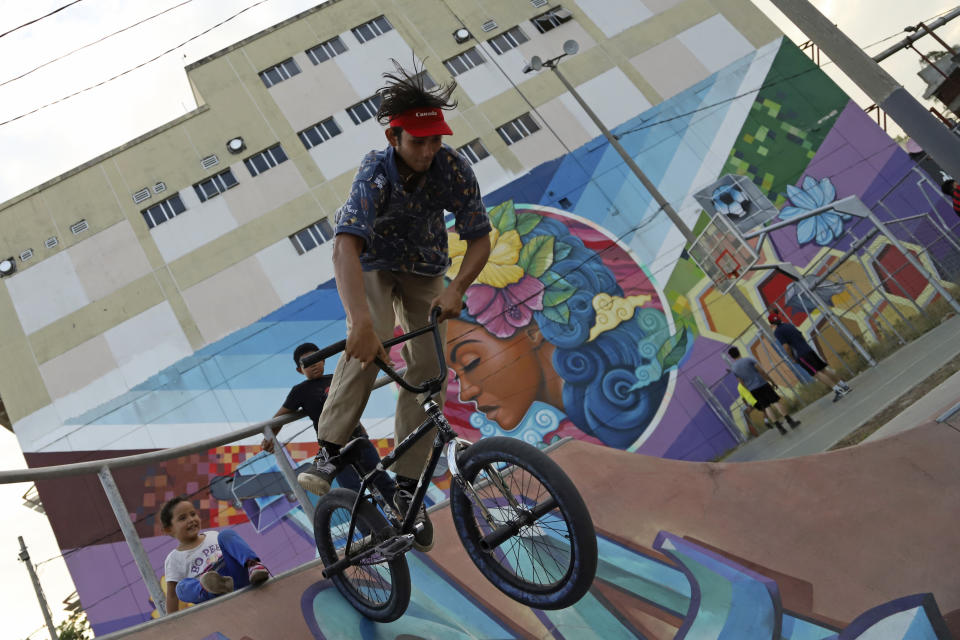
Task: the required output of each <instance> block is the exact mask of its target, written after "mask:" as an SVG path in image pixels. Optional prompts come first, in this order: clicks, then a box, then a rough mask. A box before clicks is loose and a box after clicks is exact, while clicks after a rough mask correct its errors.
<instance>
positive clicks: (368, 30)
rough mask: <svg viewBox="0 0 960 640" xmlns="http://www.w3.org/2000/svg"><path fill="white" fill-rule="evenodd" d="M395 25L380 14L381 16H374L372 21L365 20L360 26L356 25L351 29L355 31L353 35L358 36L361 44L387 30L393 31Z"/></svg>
mask: <svg viewBox="0 0 960 640" xmlns="http://www.w3.org/2000/svg"><path fill="white" fill-rule="evenodd" d="M392 30H393V25H392V24H390V22H388V21H387V19H386V18H384V17H383V16H380V17H379V18H374V19H373V20H371V21H370V22H365V23H363V24H362V25H360V26H359V27H354V28H353V29H350V31H352V32H353V35H354V36H356V38H357V41H358V42H359V43H360V44H363V43H364V42H368V41H370V40H373V39H374V38H376V37H377V36H382V35H383V34H385V33H386V32H387V31H392Z"/></svg>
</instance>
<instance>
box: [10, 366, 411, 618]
mask: <svg viewBox="0 0 960 640" xmlns="http://www.w3.org/2000/svg"><path fill="white" fill-rule="evenodd" d="M405 371H406V370H405V369H398V370H397V373H398V374H399V375H403V374H404V373H405ZM391 382H392V380H390V378H388V377H386V376H383V377H380V378H378V379H377V381H376V383H375V384H374V388H375V389H376V388H379V387H383V386H386V385H388V384H390V383H391ZM303 417H305V414H303V413H300V412H297V413H287V414H283V415H281V416H277V417H275V418H271V419H269V420H265V421H263V422H258V423H256V424H253V425H250V426H247V427H243V428H241V429H237V430H235V431H232V432H230V433H226V434H222V435H219V436H214V437H211V438H206V439H204V440H199V441H197V442H194V443H192V444H188V445H183V446H179V447H172V448H169V449H163V450H160V451H151V452H149V453H138V454H135V455H129V456H119V457H116V458H106V459H101V460H90V461H86V462H75V463H71V464H64V465H57V466H51V467H38V468H33V469H19V470H12V471H0V484H15V483H18V482H36V481H38V480H49V479H54V478H67V477H73V476H80V475H87V474H92V473H96V474H97V476H98V478H99V480H100V484H101V485H102V486H103V490H104V493H105V494H106V497H107V501H108V502H109V503H110V507H111V509H112V510H113V514H114V516H115V517H116V519H117V523H118V525H119V527H120V531H121V532H122V533H123V537H124V539H125V540H126V543H127V546H128V547H129V548H130V553H131V554H132V556H133V559H134V562H135V563H136V565H137V569H138V571H139V572H140V576H141V578H142V579H143V582H144V584H145V586H146V587H147V591H148V592H149V594H150V598H151V599H152V600H153V602H154V604H155V605H156V608H157V612H158V613H159V614H160V615H161V616H164V615H166V613H167V606H166V596H165V594H164V592H163V589H162V588H161V585H160V580H159V578H158V577H157V575H156V573H154V570H153V567H152V566H151V564H150V560H149V557H148V555H147V552H146V549H144V547H143V542H142V541H141V540H140V536H139V535H138V534H137V531H136V523H134V521H133V520H132V519H131V517H130V511H129V509H127V506H126V504H124V502H123V497H122V496H121V494H120V490H119V488H118V487H117V483H116V481H115V480H114V477H113V470H114V469H122V468H128V467H136V466H140V465H144V464H149V463H159V462H165V461H167V460H172V459H174V458H180V457H183V456H189V455H192V454H195V453H202V452H205V451H209V450H210V449H215V448H217V447H221V446H223V445H227V444H230V443H231V442H236V441H237V440H243V439H244V438H249V437H251V436H254V435H257V434H262V435H263V437H264V438H268V439H270V440H272V441H273V456H274V459H275V460H276V462H277V466H278V468H279V469H280V472H281V473H282V475H283V477H284V480H285V481H286V483H287V484H288V485H289V487H290V490H291V493H293V495H294V496H295V497H296V499H297V502H298V503H299V505H300V507H301V508H302V509H303V511H304V513H306V514H307V516H308V517H309V519H310V521H311V522H312V521H313V510H314V509H313V503H312V502H311V501H310V498H309V497H308V496H307V493H306V492H305V491H304V490H303V488H302V487H301V486H300V484H299V483H298V482H297V476H296V472H295V471H294V468H293V465H291V464H290V460H289V459H288V458H287V456H286V455H285V444H284V443H281V442H280V441H279V440H278V439H277V437H276V435H275V434H274V427H277V428H279V427H281V426H283V425H285V424H288V423H290V422H294V421H296V420H299V419H301V418H303Z"/></svg>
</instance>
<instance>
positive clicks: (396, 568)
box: [313, 489, 410, 622]
mask: <svg viewBox="0 0 960 640" xmlns="http://www.w3.org/2000/svg"><path fill="white" fill-rule="evenodd" d="M356 498H357V494H356V492H355V491H350V490H349V489H333V490H331V491H330V492H329V493H327V494H326V495H325V496H323V497H322V498H320V502H319V503H318V504H317V509H316V512H315V513H314V517H313V537H314V539H315V540H316V542H317V551H318V552H319V554H320V559H321V560H322V561H323V565H324V566H325V567H329V566H330V565H332V564H333V563H334V562H336V561H337V560H340V559H341V558H343V557H344V553H345V550H346V547H347V540H346V536H347V532H348V529H349V527H350V512H351V510H352V509H353V503H354V501H355V500H356ZM395 534H396V531H395V530H394V529H393V527H392V526H390V524H389V523H388V522H387V520H386V518H384V517H383V515H382V514H381V513H380V512H379V511H377V509H376V507H374V506H373V505H372V504H370V503H369V502H366V501H364V502H361V503H360V505H359V509H358V511H357V524H356V528H355V529H354V532H353V537H352V538H351V543H350V545H351V546H350V552H351V554H353V555H355V554H357V553H359V552H360V551H362V550H364V549H369V548H370V546H371V545H375V544H377V543H379V542H383V541H384V540H388V539H389V538H391V537H393V536H394V535H395ZM331 580H332V581H333V584H334V585H335V586H336V587H337V590H339V591H340V593H341V594H343V597H344V598H346V599H347V601H349V602H350V604H351V605H353V607H354V608H355V609H356V610H357V611H359V612H360V613H362V614H363V615H364V616H366V617H367V618H369V619H371V620H374V621H376V622H391V621H393V620H396V619H397V618H399V617H400V616H402V615H403V612H404V611H406V610H407V605H408V604H409V603H410V569H409V567H408V566H407V559H406V557H405V556H403V555H400V556H397V557H395V558H393V559H392V560H388V559H386V558H384V556H383V555H382V554H378V553H374V554H372V555H370V556H368V557H366V558H364V559H362V560H361V561H360V563H359V564H357V565H352V566H348V567H346V568H345V569H343V571H340V572H339V573H337V574H335V575H333V576H331Z"/></svg>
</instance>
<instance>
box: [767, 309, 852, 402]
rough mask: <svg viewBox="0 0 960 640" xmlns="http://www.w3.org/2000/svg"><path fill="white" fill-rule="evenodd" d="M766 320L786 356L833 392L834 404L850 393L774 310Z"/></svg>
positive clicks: (793, 328)
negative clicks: (771, 326)
mask: <svg viewBox="0 0 960 640" xmlns="http://www.w3.org/2000/svg"><path fill="white" fill-rule="evenodd" d="M767 320H768V321H769V322H770V324H772V325H773V327H774V328H773V337H774V338H776V339H777V342H779V343H780V344H781V345H783V350H784V351H786V352H787V356H789V357H790V359H791V360H793V361H794V362H796V363H797V364H798V365H800V366H801V367H803V368H804V369H805V370H806V371H807V373H809V374H810V375H811V376H813V377H814V378H816V379H817V380H819V381H820V382H822V383H823V384H825V385H827V386H828V387H830V388H831V389H832V390H833V401H834V402H836V401H837V400H839V399H840V398H842V397H843V396H845V395H847V394H848V393H850V387H849V386H847V383H846V382H844V381H843V380H841V379H840V377H839V376H838V375H837V374H836V372H835V371H834V370H833V369H831V368H830V367H828V366H827V363H826V362H824V361H823V358H821V357H820V356H819V355H817V352H816V351H814V350H813V347H811V346H810V345H809V344H808V343H807V341H806V339H805V338H804V337H803V334H802V333H800V330H799V329H797V328H796V327H795V326H793V325H792V324H790V323H789V322H787V321H785V320H784V319H783V317H782V316H781V315H780V312H779V311H777V310H776V309H775V310H773V311H771V312H770V315H769V316H767Z"/></svg>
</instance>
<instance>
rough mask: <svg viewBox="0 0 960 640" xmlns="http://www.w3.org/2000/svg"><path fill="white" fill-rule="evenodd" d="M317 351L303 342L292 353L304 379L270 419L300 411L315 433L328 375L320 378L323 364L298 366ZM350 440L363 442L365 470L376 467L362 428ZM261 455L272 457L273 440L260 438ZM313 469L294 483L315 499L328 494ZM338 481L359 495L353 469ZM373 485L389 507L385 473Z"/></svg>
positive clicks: (390, 485)
mask: <svg viewBox="0 0 960 640" xmlns="http://www.w3.org/2000/svg"><path fill="white" fill-rule="evenodd" d="M319 350H320V349H319V348H318V347H317V345H315V344H313V343H312V342H305V343H303V344H301V345H300V346H298V347H297V348H296V349H294V350H293V361H294V362H295V363H296V365H297V372H299V373H302V374H303V375H304V376H306V378H307V379H306V380H304V381H303V382H301V383H299V384H297V385H294V387H293V388H292V389H290V393H288V394H287V399H286V400H284V401H283V406H281V407H280V409H278V410H277V412H276V413H275V414H274V416H273V417H277V416H282V415H283V414H285V413H296V412H297V411H303V412H304V413H306V414H307V416H308V417H309V418H310V420H312V421H313V427H314V429H316V427H317V422H318V421H319V419H320V414H321V413H322V412H323V404H324V403H325V402H326V401H327V393H328V392H329V391H330V380H331V379H332V378H333V376H332V375H324V373H323V370H324V364H325V362H324V361H323V360H320V361H319V362H316V363H314V364H313V365H311V366H309V367H303V366H301V364H300V361H301V360H302V359H303V357H304V356H308V355H310V354H311V353H314V352H316V351H319ZM280 429H281V427H274V428H273V433H274V435H276V434H277V433H279V432H280ZM350 438H351V439H353V438H363V442H361V443H360V449H359V452H360V464H361V465H362V466H363V467H364V468H365V469H373V468H375V467H376V466H377V465H378V464H379V463H380V454H379V453H378V452H377V448H376V447H375V446H373V443H372V442H370V440H369V436H368V435H367V431H366V429H364V428H363V425H362V424H358V425H357V427H356V429H354V430H353V433H351V434H350ZM261 446H262V447H263V449H264V450H265V451H268V452H270V453H273V440H270V439H267V438H264V440H263V443H262V444H261ZM314 467H315V465H313V466H311V468H310V469H308V470H307V471H304V472H302V473H300V474H299V475H298V476H297V482H298V483H299V484H300V486H301V487H303V488H304V489H306V490H307V491H310V492H311V493H315V494H317V495H323V494H325V493H326V492H327V491H329V489H330V488H329V484H328V483H327V480H326V478H320V477H318V476H316V475H315V474H314V473H313V469H314ZM338 477H339V479H340V485H341V486H343V487H346V488H347V489H352V490H354V491H359V489H360V476H358V475H357V472H356V471H354V469H353V467H351V466H349V465H348V466H345V467H344V468H343V469H342V470H341V471H340V474H339V475H338ZM318 482H321V483H322V487H323V489H322V490H318V489H317V483H318ZM374 485H375V486H376V487H377V489H378V490H379V491H380V493H381V494H382V495H383V497H384V498H385V499H386V500H387V502H389V503H390V504H393V496H394V493H396V490H397V485H396V483H395V482H394V481H393V480H392V479H391V478H390V476H388V475H387V474H386V473H385V472H380V473H379V474H377V476H376V477H375V479H374Z"/></svg>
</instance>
